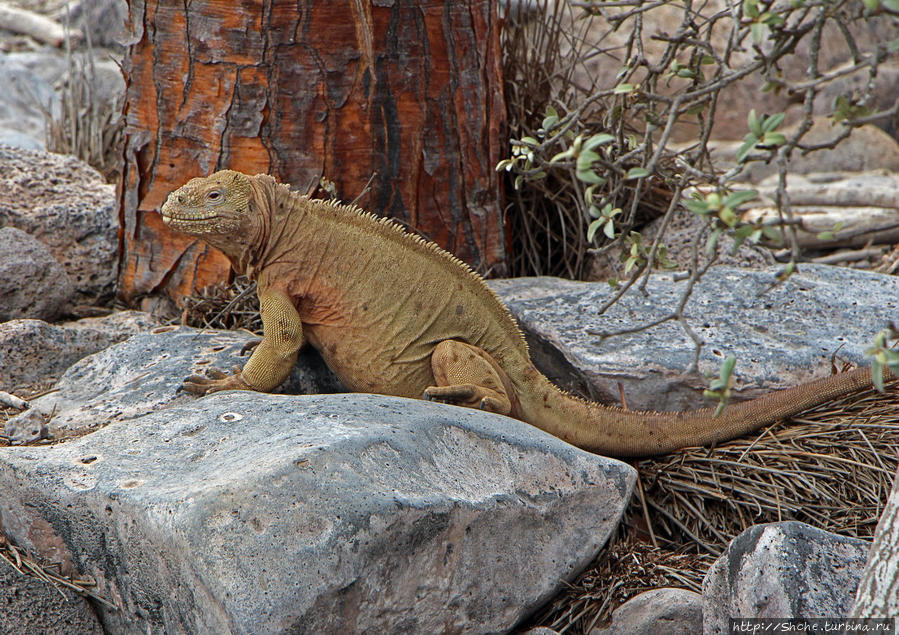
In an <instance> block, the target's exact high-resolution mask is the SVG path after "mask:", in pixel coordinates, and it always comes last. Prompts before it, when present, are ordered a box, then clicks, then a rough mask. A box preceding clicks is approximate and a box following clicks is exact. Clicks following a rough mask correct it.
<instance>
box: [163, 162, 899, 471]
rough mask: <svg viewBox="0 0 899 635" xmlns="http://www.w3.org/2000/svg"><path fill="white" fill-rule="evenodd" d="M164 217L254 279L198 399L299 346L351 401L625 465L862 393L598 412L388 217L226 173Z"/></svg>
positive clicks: (825, 386)
mask: <svg viewBox="0 0 899 635" xmlns="http://www.w3.org/2000/svg"><path fill="white" fill-rule="evenodd" d="M162 215H163V218H164V221H165V223H166V224H167V225H168V226H169V227H171V228H172V229H175V230H178V231H180V232H184V233H187V234H191V235H194V236H198V237H200V238H202V239H203V240H205V241H206V242H207V243H209V244H211V245H213V246H214V247H217V248H218V249H220V250H221V251H223V252H224V253H225V254H226V255H227V256H228V257H229V258H230V260H231V262H232V264H233V267H234V269H235V270H236V271H237V272H238V273H244V274H246V275H247V276H249V277H250V278H251V279H255V280H256V281H257V293H258V295H259V305H260V310H261V314H262V324H263V333H264V337H263V340H262V342H261V344H260V345H259V346H258V347H256V349H255V350H254V351H253V354H252V355H251V357H250V359H249V360H248V361H247V363H246V365H245V366H244V367H243V370H240V369H237V370H236V371H235V373H234V374H232V375H224V374H223V373H221V372H220V371H218V372H215V373H212V378H208V377H200V376H196V375H195V376H192V377H190V378H188V379H187V380H186V381H185V385H184V387H185V389H186V390H188V391H190V392H195V393H198V394H205V393H208V392H213V391H217V390H226V389H231V388H241V389H250V390H259V391H270V390H273V389H274V388H275V387H277V386H278V385H279V384H280V383H281V382H282V381H283V380H284V379H285V378H286V377H287V375H288V374H289V373H290V370H291V368H292V367H293V365H294V362H295V361H296V357H297V351H298V350H299V348H300V346H301V345H302V344H303V343H304V341H305V342H308V343H309V344H311V345H312V346H313V347H315V348H316V349H317V350H318V351H319V352H320V353H321V355H322V357H323V358H324V360H325V362H326V363H327V364H328V366H329V367H330V368H331V369H332V370H333V371H334V372H335V373H336V375H337V376H338V377H339V378H340V380H341V381H342V382H343V383H344V384H345V385H346V386H347V387H348V388H349V389H351V390H355V391H362V392H372V393H380V394H385V395H397V396H401V397H414V398H419V397H422V396H423V397H424V398H426V399H433V400H439V401H445V402H449V403H453V404H457V405H462V406H468V407H472V408H482V409H484V410H489V411H491V412H497V413H501V414H506V415H510V416H512V417H515V418H517V419H521V420H522V421H526V422H528V423H530V424H532V425H534V426H537V427H538V428H541V429H543V430H545V431H547V432H549V433H550V434H553V435H555V436H557V437H560V438H562V439H564V440H565V441H568V442H569V443H572V444H574V445H576V446H579V447H581V448H584V449H587V450H591V451H593V452H597V453H600V454H607V455H611V456H621V457H626V456H647V455H655V454H663V453H666V452H670V451H672V450H676V449H678V448H682V447H687V446H693V445H704V444H709V443H714V442H721V441H726V440H728V439H732V438H735V437H738V436H741V435H743V434H746V433H749V432H752V431H754V430H757V429H759V428H760V427H762V426H763V425H765V424H769V423H773V422H775V421H777V420H779V419H782V418H784V417H788V416H790V415H793V414H796V413H798V412H800V411H802V410H805V409H807V408H809V407H811V406H814V405H817V404H819V403H822V402H825V401H827V400H830V399H833V398H835V397H839V396H842V395H846V394H850V393H852V392H854V391H857V390H859V389H862V388H866V387H869V386H870V385H871V371H870V370H869V369H859V370H855V371H852V372H847V373H842V374H839V375H834V376H831V377H828V378H826V379H821V380H818V381H815V382H812V383H809V384H804V385H801V386H797V387H794V388H789V389H787V390H783V391H779V392H775V393H771V394H769V395H767V396H764V397H761V398H759V399H756V400H753V401H748V402H744V403H740V404H736V405H731V406H728V407H727V408H725V409H724V411H723V412H722V413H720V414H719V415H718V416H717V417H716V416H715V415H714V412H713V411H712V410H711V409H703V410H698V411H694V412H672V413H656V412H636V411H629V410H624V409H621V408H617V407H610V406H605V405H601V404H598V403H593V402H589V401H586V400H583V399H580V398H578V397H575V396H573V395H570V394H568V393H565V392H563V391H562V390H560V389H559V388H557V387H556V386H554V385H553V384H552V383H551V382H550V381H549V380H548V379H547V378H546V377H544V376H543V375H542V374H541V373H540V372H539V371H538V370H537V369H536V368H534V365H533V364H532V363H531V360H530V358H529V356H528V348H527V345H526V344H525V341H524V338H523V337H522V334H521V331H520V330H519V329H518V325H517V324H516V322H515V320H514V319H513V318H512V316H511V314H510V313H509V311H508V310H507V309H506V307H505V306H504V305H503V304H502V303H501V302H500V300H499V298H497V296H496V295H495V294H494V293H493V292H492V291H491V290H490V289H489V288H488V287H487V286H486V285H485V284H484V282H483V280H482V279H481V278H480V277H479V276H478V275H477V274H475V273H474V272H473V271H472V270H471V269H469V268H468V267H467V266H466V265H464V264H463V263H462V262H461V261H459V260H458V259H456V258H455V257H453V256H452V255H450V254H449V253H447V252H446V251H443V250H442V249H440V248H439V247H437V246H436V245H434V244H433V243H430V242H427V241H425V240H422V239H421V238H419V237H417V236H415V235H412V234H409V233H407V232H406V231H405V230H404V229H402V228H401V227H400V226H399V225H397V224H395V223H394V222H392V221H390V220H387V219H384V218H379V217H376V216H374V215H372V214H369V213H367V212H363V211H361V210H359V209H357V208H355V207H353V206H350V205H339V204H336V203H331V202H326V201H320V200H314V199H310V198H307V197H305V196H300V195H298V194H296V193H293V192H291V191H290V190H289V188H287V187H286V186H284V185H280V184H278V183H276V182H275V180H274V179H272V178H271V177H269V176H266V175H258V176H253V177H250V176H246V175H244V174H241V173H239V172H232V171H222V172H217V173H215V174H213V175H212V176H209V177H206V178H196V179H192V180H191V181H189V182H188V183H187V184H185V185H184V186H183V187H181V188H179V189H178V190H176V191H175V192H173V193H172V194H171V195H170V196H169V197H168V200H167V201H166V203H165V205H163V207H162ZM885 375H886V376H887V377H889V376H890V375H889V371H885Z"/></svg>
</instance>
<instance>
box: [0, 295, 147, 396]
mask: <svg viewBox="0 0 899 635" xmlns="http://www.w3.org/2000/svg"><path fill="white" fill-rule="evenodd" d="M154 326H157V322H156V321H155V320H153V318H151V317H150V316H149V315H147V314H146V313H141V312H139V311H118V312H116V313H113V314H111V315H108V316H105V317H97V318H84V319H81V320H76V321H73V322H64V323H61V324H48V323H46V322H43V321H41V320H10V321H9V322H3V323H2V324H0V386H3V387H5V388H6V389H8V390H12V391H13V392H15V390H16V388H17V387H21V386H26V385H34V384H37V383H41V382H47V381H50V380H55V379H58V378H59V377H60V376H61V375H62V374H63V372H65V370H66V369H67V368H68V367H69V366H71V365H72V364H74V363H75V362H77V361H78V360H79V359H81V358H82V357H85V356H87V355H90V354H92V353H96V352H98V351H101V350H103V349H104V348H106V347H108V346H112V345H113V344H115V343H117V342H121V341H122V340H124V339H127V338H128V337H130V336H131V335H134V334H135V333H138V332H140V331H145V330H149V329H151V328H153V327H154Z"/></svg>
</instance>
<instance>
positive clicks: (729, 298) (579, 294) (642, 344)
mask: <svg viewBox="0 0 899 635" xmlns="http://www.w3.org/2000/svg"><path fill="white" fill-rule="evenodd" d="M776 275H777V269H776V268H768V269H763V270H759V271H748V270H745V269H737V268H734V267H730V266H714V267H711V268H710V269H709V270H708V272H707V273H706V274H705V275H704V276H703V277H702V278H701V280H700V281H699V282H698V283H697V285H696V287H695V288H694V289H693V293H692V296H691V298H690V301H689V302H688V304H687V305H686V308H685V311H684V317H685V318H686V320H687V322H688V324H689V325H690V326H691V328H692V329H693V330H694V332H695V333H696V334H697V335H698V336H699V337H700V338H701V339H702V340H703V341H704V343H705V345H704V346H703V348H702V350H701V351H700V355H699V371H700V373H699V374H698V375H697V374H690V373H687V371H688V369H689V368H690V365H691V363H692V361H693V355H694V352H695V344H694V343H693V340H692V339H690V337H689V336H688V334H687V333H686V332H685V331H684V329H683V328H682V327H681V326H680V324H678V322H677V321H674V320H670V321H667V322H664V323H662V324H659V325H657V326H654V327H652V328H651V329H648V330H646V331H642V332H637V333H628V334H624V335H615V336H612V337H607V338H602V337H600V336H599V335H598V333H603V332H610V331H616V330H621V329H632V328H634V327H637V326H639V325H640V324H649V323H652V322H653V321H655V320H659V319H661V318H663V317H665V316H668V315H671V313H672V312H673V311H674V309H675V308H676V307H677V305H678V303H679V302H680V299H681V297H682V295H683V293H684V289H685V287H686V285H687V284H688V283H687V281H686V280H678V281H676V280H674V277H673V274H670V273H660V274H653V275H651V276H650V277H649V282H648V284H647V295H644V294H642V293H641V292H640V291H639V290H638V289H637V288H636V287H637V285H634V286H633V287H631V289H629V290H628V292H627V293H625V294H624V296H623V297H622V298H621V299H620V300H619V301H618V303H617V304H615V305H613V306H612V307H611V308H610V309H609V310H608V311H606V312H605V313H604V314H602V315H599V307H600V306H602V305H603V304H604V303H605V302H606V301H607V300H608V299H609V298H610V297H611V294H612V293H613V292H614V291H613V290H612V289H611V288H610V287H609V285H608V284H605V283H590V282H574V281H570V280H560V279H557V278H519V279H514V280H497V281H491V283H490V284H491V286H492V287H493V289H494V290H495V291H497V292H498V293H499V295H500V297H501V298H502V299H503V300H504V301H505V302H506V303H507V304H508V305H509V307H510V309H511V310H512V312H513V314H514V315H515V316H516V317H517V318H518V320H519V322H520V324H521V326H522V329H523V330H524V331H525V333H526V335H527V336H528V339H529V341H530V342H531V348H532V351H533V352H534V357H535V361H536V362H537V363H538V365H540V366H541V367H542V368H543V370H544V372H547V373H548V374H549V375H551V376H552V377H553V378H554V379H557V380H558V381H559V382H560V383H561V384H563V385H565V386H566V387H570V388H573V389H576V390H580V391H582V392H584V393H585V394H587V395H590V396H593V397H594V398H598V399H601V400H603V401H609V402H614V403H617V402H618V400H619V390H618V384H619V383H620V384H621V386H622V387H623V389H624V393H625V395H626V397H627V402H628V406H629V407H630V408H631V409H633V410H689V409H693V408H696V407H697V406H698V405H709V404H708V402H707V401H706V400H704V398H703V397H702V391H703V390H704V389H705V388H706V387H707V386H708V380H707V379H706V376H708V375H715V376H717V374H718V371H719V369H720V367H721V363H722V362H723V361H724V359H725V358H726V357H727V356H728V355H735V356H736V358H737V366H736V370H735V372H734V376H735V379H736V386H735V388H734V397H735V398H736V399H745V398H752V397H757V396H759V395H761V394H764V393H766V392H768V391H770V390H775V389H780V388H786V387H789V386H794V385H796V384H798V383H802V382H806V381H811V380H813V379H817V378H820V377H825V376H827V375H829V374H830V372H831V357H832V356H833V355H834V354H837V355H838V356H839V358H841V359H846V360H849V361H851V362H855V363H858V364H865V363H867V362H866V358H865V353H864V351H865V349H867V348H868V347H870V346H871V344H872V342H873V340H874V336H875V335H876V334H877V333H878V331H880V330H881V329H883V328H885V327H886V326H887V324H889V322H890V321H891V320H895V319H896V316H897V315H899V277H896V276H889V275H885V274H877V273H871V272H866V271H858V270H853V269H847V268H843V267H832V266H828V265H813V264H803V265H801V266H800V268H799V272H798V273H796V274H794V275H792V276H791V277H790V278H789V279H788V280H787V281H786V282H784V283H782V284H777V278H776Z"/></svg>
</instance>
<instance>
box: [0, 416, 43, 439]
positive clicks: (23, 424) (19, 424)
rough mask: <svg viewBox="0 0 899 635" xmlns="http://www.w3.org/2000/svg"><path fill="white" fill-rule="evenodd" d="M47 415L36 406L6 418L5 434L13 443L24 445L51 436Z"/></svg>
mask: <svg viewBox="0 0 899 635" xmlns="http://www.w3.org/2000/svg"><path fill="white" fill-rule="evenodd" d="M47 419H48V417H47V415H45V414H43V413H42V412H40V411H39V410H37V409H35V408H29V409H28V410H25V411H24V412H20V413H19V414H17V415H16V416H14V417H10V418H9V419H7V420H6V424H5V425H4V435H5V436H6V438H7V439H9V442H10V443H12V444H13V445H22V444H24V443H31V442H33V441H40V440H42V439H48V438H50V427H49V426H48V425H47Z"/></svg>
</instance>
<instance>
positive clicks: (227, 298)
mask: <svg viewBox="0 0 899 635" xmlns="http://www.w3.org/2000/svg"><path fill="white" fill-rule="evenodd" d="M180 323H181V324H184V325H186V326H194V327H197V328H216V329H244V330H247V331H250V332H252V333H256V334H258V335H261V334H262V318H261V317H260V315H259V301H258V300H257V299H256V283H255V282H250V281H249V280H248V279H247V278H245V277H242V276H241V277H238V278H236V279H235V280H234V282H232V283H230V284H228V283H220V284H216V285H212V286H209V287H206V288H205V289H203V290H202V291H200V292H199V293H198V294H196V295H192V296H187V297H185V298H184V300H183V303H182V312H181V320H180Z"/></svg>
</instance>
